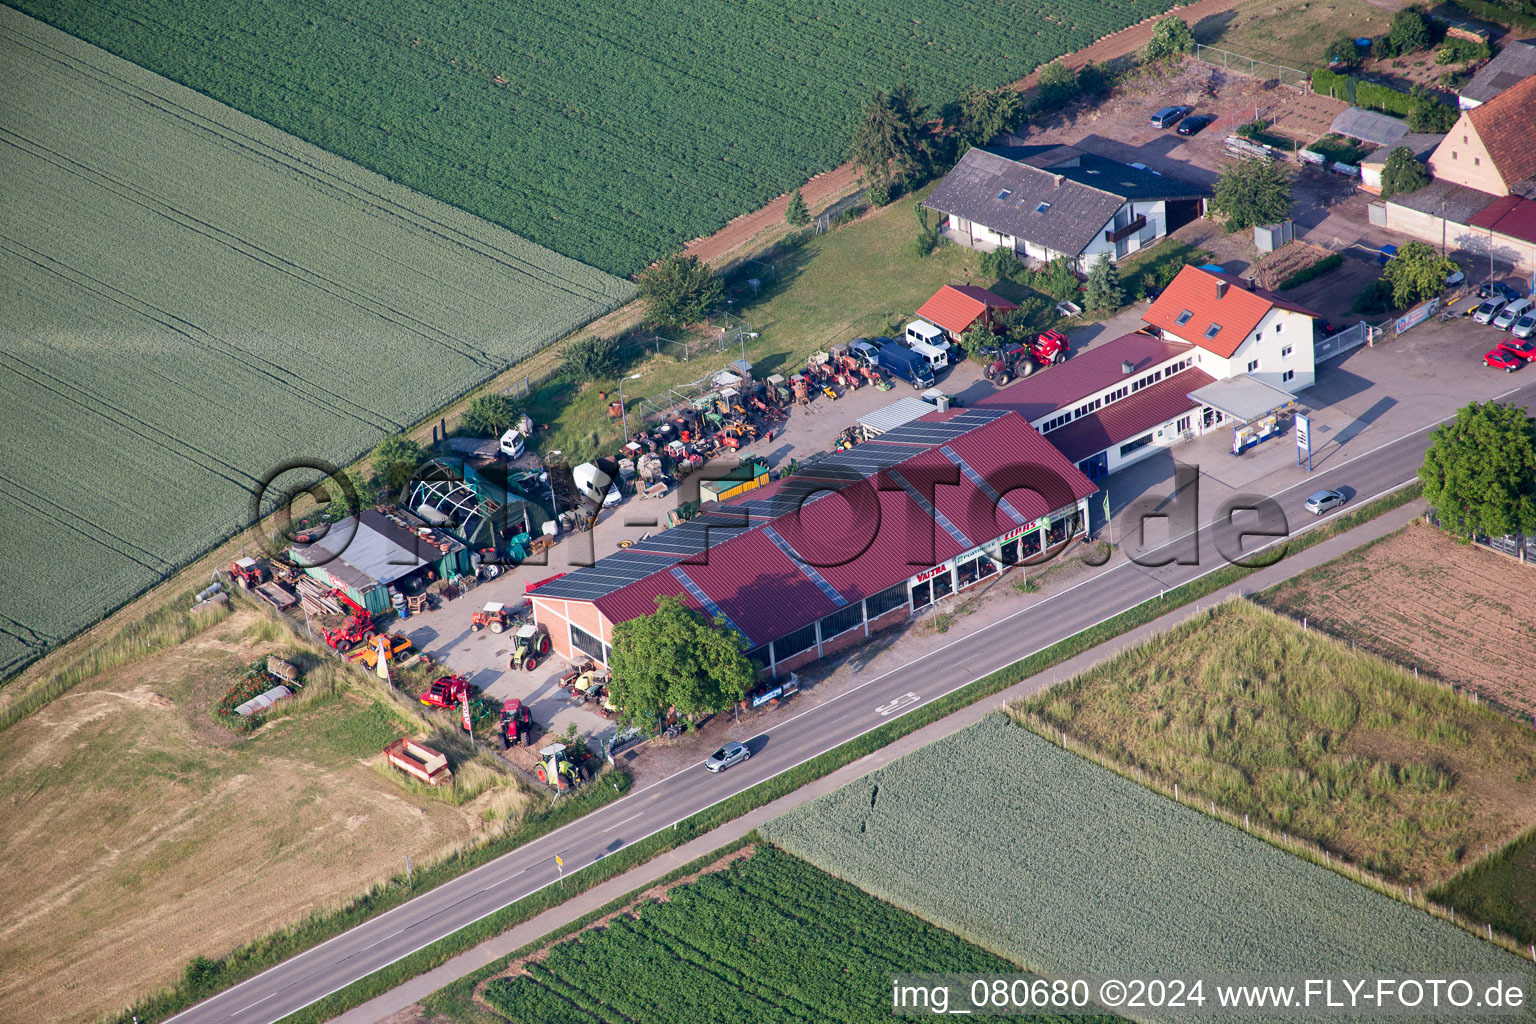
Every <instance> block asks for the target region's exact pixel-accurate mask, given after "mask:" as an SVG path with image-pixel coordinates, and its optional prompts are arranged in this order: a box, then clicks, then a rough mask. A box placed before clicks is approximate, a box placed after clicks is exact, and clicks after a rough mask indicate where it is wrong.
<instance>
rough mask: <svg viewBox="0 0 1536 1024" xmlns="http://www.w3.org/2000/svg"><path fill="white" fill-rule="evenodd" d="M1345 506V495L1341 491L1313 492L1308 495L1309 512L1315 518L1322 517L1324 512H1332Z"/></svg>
mask: <svg viewBox="0 0 1536 1024" xmlns="http://www.w3.org/2000/svg"><path fill="white" fill-rule="evenodd" d="M1343 504H1344V495H1343V494H1342V493H1340V492H1339V491H1334V490H1324V491H1313V492H1312V493H1311V494H1309V495H1307V511H1308V512H1311V513H1312V514H1313V515H1315V516H1320V515H1322V514H1323V513H1324V512H1331V511H1333V510H1334V509H1336V508H1338V507H1340V506H1341V505H1343Z"/></svg>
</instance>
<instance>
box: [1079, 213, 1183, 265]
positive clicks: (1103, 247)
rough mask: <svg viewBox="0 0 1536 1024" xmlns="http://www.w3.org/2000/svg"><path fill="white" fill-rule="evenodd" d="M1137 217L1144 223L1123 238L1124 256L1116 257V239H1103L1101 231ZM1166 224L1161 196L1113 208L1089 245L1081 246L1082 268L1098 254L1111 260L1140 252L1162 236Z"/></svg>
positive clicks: (1091, 262)
mask: <svg viewBox="0 0 1536 1024" xmlns="http://www.w3.org/2000/svg"><path fill="white" fill-rule="evenodd" d="M1137 217H1145V218H1147V223H1146V226H1145V227H1143V228H1142V229H1141V230H1140V231H1138V232H1136V233H1135V234H1134V235H1130V236H1128V237H1126V238H1125V239H1124V240H1123V241H1124V242H1125V256H1120V257H1117V256H1116V255H1115V243H1113V242H1106V241H1105V240H1104V233H1105V232H1106V231H1115V230H1118V229H1119V228H1122V227H1124V226H1125V225H1127V224H1129V223H1130V222H1131V221H1133V220H1135V219H1136V218H1137ZM1167 228H1168V212H1167V207H1166V205H1165V204H1164V203H1163V202H1162V201H1161V200H1159V201H1158V202H1155V203H1136V202H1130V203H1126V204H1125V205H1124V206H1122V207H1120V209H1119V210H1117V211H1116V212H1115V216H1114V217H1113V218H1112V219H1110V220H1109V221H1108V222H1107V223H1105V224H1104V225H1103V226H1102V227H1100V228H1099V230H1098V232H1097V233H1095V234H1094V236H1093V241H1091V242H1089V243H1088V247H1087V248H1086V249H1084V250H1083V259H1082V270H1083V272H1084V273H1087V271H1088V268H1089V267H1091V266H1093V264H1094V263H1095V262H1096V261H1097V260H1098V258H1099V256H1100V255H1101V254H1103V255H1107V256H1109V258H1110V259H1111V260H1112V261H1113V260H1118V259H1126V258H1128V257H1129V256H1131V255H1132V254H1133V253H1136V252H1140V251H1141V250H1142V249H1144V248H1146V247H1147V246H1148V245H1151V244H1152V243H1153V242H1155V241H1157V240H1158V239H1159V238H1161V237H1163V235H1164V234H1165V233H1166V232H1167Z"/></svg>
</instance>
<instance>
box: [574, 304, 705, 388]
mask: <svg viewBox="0 0 1536 1024" xmlns="http://www.w3.org/2000/svg"><path fill="white" fill-rule="evenodd" d="M706 312H707V310H706ZM699 319H702V317H700V318H699ZM689 322H691V321H689ZM622 354H623V353H622V352H621V351H620V345H619V339H618V338H603V337H599V336H598V335H596V334H588V335H586V336H584V337H580V338H576V339H574V340H573V341H570V342H568V343H567V344H566V346H565V348H563V349H561V350H560V358H561V359H563V360H564V361H565V368H566V369H567V370H569V371H571V375H572V376H574V377H575V378H576V379H577V380H578V381H591V380H600V379H602V378H604V377H611V376H613V375H614V374H615V373H617V372H618V371H619V362H620V359H621V356H622Z"/></svg>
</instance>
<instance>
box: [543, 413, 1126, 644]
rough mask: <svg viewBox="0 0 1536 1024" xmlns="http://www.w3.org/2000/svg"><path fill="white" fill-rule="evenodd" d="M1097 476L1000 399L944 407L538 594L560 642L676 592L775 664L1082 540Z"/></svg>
mask: <svg viewBox="0 0 1536 1024" xmlns="http://www.w3.org/2000/svg"><path fill="white" fill-rule="evenodd" d="M1095 491H1096V488H1095V486H1094V485H1093V484H1092V483H1091V482H1089V481H1088V479H1087V478H1085V477H1084V476H1083V475H1082V473H1080V472H1079V471H1078V470H1077V469H1076V467H1074V466H1073V465H1072V464H1071V463H1070V462H1068V461H1067V460H1066V459H1065V458H1063V457H1062V455H1061V453H1060V452H1058V451H1057V450H1056V449H1055V448H1053V447H1052V446H1051V445H1050V444H1049V443H1047V442H1046V441H1045V440H1044V438H1042V437H1041V436H1040V434H1039V433H1038V432H1037V431H1035V430H1034V429H1033V428H1031V427H1030V426H1029V424H1028V423H1026V422H1025V421H1024V419H1023V418H1021V417H1020V416H1018V415H1017V414H1015V413H1012V412H1010V411H1009V410H1005V409H967V410H964V411H958V410H952V411H947V412H935V413H931V414H929V415H926V416H924V417H922V418H920V419H917V420H913V421H911V422H909V423H906V424H904V425H902V426H898V427H896V428H895V429H893V430H890V431H888V432H886V433H884V434H881V435H880V436H879V437H878V438H876V439H874V440H872V441H869V442H866V443H864V444H861V445H859V446H857V447H855V448H852V449H849V450H847V451H843V452H837V453H835V454H830V455H827V456H824V457H822V458H819V459H816V460H813V461H811V462H810V463H808V464H807V465H805V466H804V467H803V468H802V469H801V470H800V471H799V472H797V473H796V474H795V475H794V476H792V477H789V478H786V479H782V480H779V481H776V482H774V483H773V484H770V485H769V486H767V487H764V488H760V489H758V490H755V491H752V492H750V494H749V495H746V496H744V498H743V500H738V501H733V502H730V503H727V504H711V505H707V506H705V507H704V509H703V510H702V511H701V513H700V514H699V515H698V516H696V517H695V518H693V519H691V520H689V521H687V522H685V523H682V524H680V525H678V526H675V527H673V528H672V529H669V530H666V531H663V532H662V533H659V534H657V535H655V536H653V537H649V538H647V539H646V540H644V541H641V542H640V543H638V544H636V545H634V546H633V547H631V548H629V549H627V550H624V551H621V552H618V553H617V554H614V555H610V556H608V557H606V558H603V559H601V560H599V561H598V562H597V564H596V565H593V566H590V567H588V568H584V569H578V570H576V571H575V572H571V573H569V574H567V575H565V576H561V577H559V578H557V579H555V580H552V581H550V582H549V583H546V584H544V585H543V586H541V587H539V588H538V589H537V590H535V591H533V592H532V593H531V594H529V598H530V600H531V601H532V603H533V608H534V616H535V618H536V619H537V620H538V622H539V623H541V624H542V625H544V626H545V627H546V628H547V629H548V630H549V634H550V637H551V640H552V642H553V646H554V649H555V650H556V652H557V653H559V654H561V655H562V656H564V657H566V658H569V659H573V660H574V659H580V658H582V657H583V656H585V657H590V658H592V659H594V660H595V661H598V662H601V663H603V664H605V665H606V664H608V663H609V661H610V659H611V657H612V642H613V627H614V626H615V625H617V624H618V623H621V622H624V621H627V620H629V619H632V618H635V617H637V616H640V615H645V614H648V613H650V612H651V611H653V610H654V609H655V605H656V599H657V598H658V597H662V596H672V597H677V598H679V599H680V600H682V601H683V603H684V604H685V605H687V606H689V607H691V608H693V609H694V610H695V611H698V612H700V613H702V614H704V615H706V616H709V617H711V618H716V617H718V618H720V619H723V620H724V621H725V623H726V624H727V625H729V626H730V627H731V628H733V629H735V630H737V631H738V632H739V633H741V634H742V635H743V636H744V637H745V638H746V640H747V642H748V644H749V645H750V646H751V656H752V657H753V658H755V659H757V660H758V661H759V662H761V663H762V664H763V666H764V667H765V669H766V670H767V671H768V673H769V674H771V675H780V674H783V673H785V672H788V671H791V670H793V669H795V668H797V667H799V666H801V665H803V664H806V663H807V662H810V661H814V660H816V659H817V658H821V657H825V656H826V655H829V654H832V653H834V652H836V651H839V650H842V649H844V648H846V647H848V646H851V645H853V644H856V643H858V642H860V641H862V640H863V639H865V638H866V637H868V636H869V635H870V634H871V633H873V632H874V631H876V630H879V629H883V628H886V627H888V626H893V625H896V624H898V623H901V622H903V621H905V620H906V619H907V618H908V617H909V616H910V615H911V614H912V613H913V612H915V611H918V610H920V609H922V608H925V607H928V606H930V605H932V604H933V603H934V602H935V601H938V600H940V599H942V598H944V597H947V596H949V595H950V594H954V593H958V592H959V591H962V590H965V589H967V588H969V587H973V586H976V585H978V584H980V583H982V582H984V581H985V580H987V579H990V578H992V577H994V576H995V575H997V574H998V573H999V572H1001V571H1002V570H1003V569H1005V568H1006V567H1008V566H1010V565H1015V564H1018V563H1020V562H1023V561H1026V560H1028V559H1031V558H1033V557H1035V556H1039V555H1041V554H1043V553H1049V552H1053V551H1057V550H1060V549H1061V548H1062V547H1064V546H1065V545H1066V544H1067V543H1068V542H1069V541H1071V540H1072V539H1074V538H1076V537H1080V536H1082V535H1083V534H1084V533H1085V531H1086V525H1087V523H1088V504H1087V499H1088V498H1089V496H1090V495H1092V494H1094V493H1095Z"/></svg>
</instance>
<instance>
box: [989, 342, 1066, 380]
mask: <svg viewBox="0 0 1536 1024" xmlns="http://www.w3.org/2000/svg"><path fill="white" fill-rule="evenodd" d="M1070 351H1071V345H1070V344H1069V343H1068V342H1067V336H1066V335H1065V334H1062V333H1061V332H1060V331H1045V332H1044V333H1042V334H1041V335H1040V336H1039V337H1038V338H1036V339H1035V341H1034V343H1033V344H1032V345H1029V346H1024V345H1013V346H1011V347H1009V348H1006V349H1002V350H1000V351H998V352H997V353H996V358H995V359H993V361H992V362H991V363H989V364H987V371H986V374H987V379H988V380H990V381H991V382H992V383H993V384H995V385H997V386H998V387H1002V386H1003V385H1005V384H1007V383H1009V382H1010V381H1012V380H1014V379H1015V378H1022V377H1028V376H1029V375H1030V374H1032V373H1034V372H1035V371H1036V370H1037V369H1040V368H1041V367H1044V366H1053V365H1055V364H1056V363H1059V362H1061V361H1062V360H1063V359H1065V358H1067V354H1068V353H1069V352H1070Z"/></svg>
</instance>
